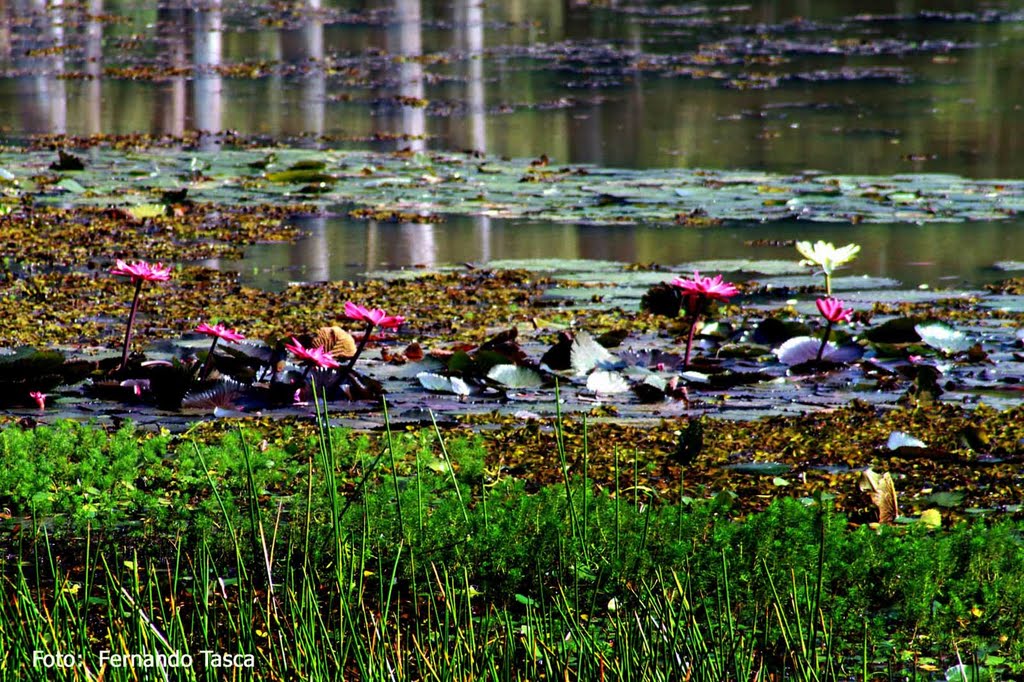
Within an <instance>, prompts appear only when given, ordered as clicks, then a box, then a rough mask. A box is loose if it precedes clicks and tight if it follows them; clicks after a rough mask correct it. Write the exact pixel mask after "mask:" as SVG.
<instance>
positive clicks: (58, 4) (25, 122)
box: [5, 0, 68, 134]
mask: <svg viewBox="0 0 1024 682" xmlns="http://www.w3.org/2000/svg"><path fill="white" fill-rule="evenodd" d="M5 9H6V10H7V14H8V17H19V18H20V19H21V22H22V23H21V24H20V25H22V26H27V27H28V31H27V32H26V33H24V34H22V36H20V37H21V39H22V41H23V42H24V45H25V47H24V48H22V46H21V45H18V46H17V47H15V48H14V49H8V50H7V52H8V53H9V54H11V56H13V57H14V64H13V66H14V70H15V72H16V73H18V74H19V76H18V78H17V81H16V89H15V97H16V98H17V102H16V103H15V106H16V108H17V111H18V114H19V125H18V128H19V129H20V131H23V132H25V133H55V134H60V133H65V132H67V122H68V98H67V85H66V83H65V81H64V80H63V79H62V78H61V76H63V75H64V72H65V66H66V64H65V58H64V53H63V51H62V50H61V49H59V46H62V45H64V44H65V43H64V38H65V31H64V22H65V16H66V14H67V13H66V10H65V8H64V3H63V0H55V1H52V2H49V3H47V2H46V1H45V0H21V1H20V2H19V1H18V0H13V1H12V6H11V7H10V8H5ZM26 19H28V21H27V22H26V21H25V20H26ZM7 21H9V19H8V20H7ZM5 23H6V21H5ZM17 37H19V36H17V35H16V34H14V33H12V32H8V33H7V36H6V40H7V41H8V45H9V46H10V41H12V40H14V39H15V38H17Z"/></svg>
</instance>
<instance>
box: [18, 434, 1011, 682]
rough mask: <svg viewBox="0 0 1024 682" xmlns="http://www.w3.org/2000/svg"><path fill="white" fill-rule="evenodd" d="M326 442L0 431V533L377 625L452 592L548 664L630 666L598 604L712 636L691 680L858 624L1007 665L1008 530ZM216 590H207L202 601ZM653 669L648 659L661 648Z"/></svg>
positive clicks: (848, 642)
mask: <svg viewBox="0 0 1024 682" xmlns="http://www.w3.org/2000/svg"><path fill="white" fill-rule="evenodd" d="M324 436H325V438H324V439H323V440H322V441H321V440H319V439H314V440H312V441H306V440H299V439H297V438H288V437H283V438H278V439H276V440H269V439H265V438H264V436H263V435H262V434H261V433H259V432H256V431H250V430H239V431H234V432H230V433H227V434H226V435H224V436H222V437H220V439H219V440H217V441H216V442H211V443H206V444H197V443H192V442H188V441H183V442H176V441H174V440H172V439H171V438H170V437H169V436H168V435H165V434H156V435H153V434H145V433H142V432H140V431H138V430H137V429H135V428H134V427H133V426H132V425H130V424H127V425H125V426H123V427H122V428H120V429H119V430H117V431H115V432H113V433H108V432H105V431H103V430H101V429H98V428H95V427H92V426H84V425H78V424H74V423H71V422H62V423H59V424H57V425H55V426H52V427H39V428H37V429H35V430H22V429H19V428H9V429H7V430H5V431H3V432H2V433H0V491H3V495H2V498H0V506H2V507H4V508H6V509H8V510H10V512H11V514H12V517H13V518H12V520H10V521H4V522H2V523H5V524H15V526H20V527H22V528H24V527H25V526H26V524H25V523H24V521H23V519H24V518H25V517H29V516H32V515H34V517H35V521H36V523H37V524H38V525H39V526H40V527H41V528H44V529H45V531H46V533H47V537H48V538H49V541H50V542H51V543H52V545H51V546H52V548H53V549H51V550H49V551H51V552H57V553H64V554H66V555H68V556H71V557H74V556H76V554H75V553H76V551H77V552H80V551H81V546H80V541H79V540H78V538H81V537H82V536H83V534H85V533H89V534H91V535H92V537H93V538H94V543H95V545H96V547H95V548H94V549H92V550H90V551H92V552H93V557H95V556H97V554H96V552H99V553H100V554H102V555H103V556H110V555H111V554H112V555H113V556H114V557H117V558H116V559H115V560H114V562H113V563H117V564H120V563H123V561H124V560H126V559H127V557H124V556H123V552H124V549H123V548H124V545H123V539H124V538H125V537H126V536H127V537H135V538H138V539H144V540H146V541H147V542H149V543H150V544H149V547H148V556H150V557H152V559H153V560H154V561H156V562H157V563H158V564H160V563H161V562H164V563H165V564H166V565H182V563H181V562H182V561H184V562H185V564H186V565H190V566H194V567H195V570H197V571H199V567H200V565H201V564H202V565H206V566H207V568H205V569H202V571H200V572H201V575H199V574H197V575H196V576H194V577H193V578H192V579H193V580H200V579H201V580H203V581H210V580H212V579H213V578H215V577H216V576H220V577H221V579H222V580H223V579H227V580H230V581H237V584H238V585H239V587H238V589H239V590H241V589H242V588H243V586H244V585H246V584H248V585H249V586H250V588H249V589H253V590H257V591H259V590H262V589H265V588H264V587H261V586H263V585H266V584H268V583H269V582H270V581H273V582H274V583H275V584H276V585H278V586H281V585H288V586H289V587H288V589H289V590H292V589H295V590H300V591H301V590H302V589H304V588H303V585H305V584H306V583H307V581H313V583H315V584H320V585H323V584H331V585H334V586H335V587H334V589H335V593H334V596H330V597H328V596H323V595H321V596H320V597H318V596H316V595H313V594H310V595H306V597H304V598H309V599H312V601H311V602H306V603H305V606H303V607H302V608H304V609H312V608H317V609H318V608H325V609H328V610H331V609H335V610H336V609H339V608H342V609H351V610H359V609H370V610H373V609H376V610H378V611H382V612H383V613H384V616H382V617H383V618H384V619H385V620H387V618H388V617H390V616H388V613H391V615H392V616H394V617H396V618H397V617H398V615H397V614H398V613H399V612H401V610H402V609H409V608H413V607H415V609H419V608H421V605H422V604H421V602H422V603H426V604H435V607H436V605H437V604H438V603H439V602H437V601H436V600H437V599H438V596H437V594H434V596H430V595H431V594H432V593H434V592H433V591H436V590H444V591H445V594H447V595H449V597H448V598H449V599H451V598H453V597H452V593H451V590H455V591H456V592H458V593H460V594H461V593H466V594H470V595H471V596H469V597H466V599H467V601H466V603H465V604H464V606H465V608H466V609H468V611H467V613H477V614H481V613H484V612H487V613H488V614H490V615H489V616H487V618H486V619H485V618H484V616H482V615H481V616H479V620H478V621H476V622H475V625H474V627H477V628H481V629H483V630H486V628H487V627H490V626H493V627H495V628H498V630H501V631H502V632H505V631H507V630H508V627H512V626H509V623H513V624H515V623H523V622H529V621H530V619H534V618H536V619H540V620H537V621H536V622H534V623H533V625H532V626H530V627H535V628H537V629H538V632H540V631H543V632H545V633H546V635H545V637H550V638H552V639H549V640H547V641H548V642H549V644H548V645H549V646H553V644H551V643H552V642H556V641H558V638H559V637H562V638H564V637H566V636H568V635H572V637H576V638H577V640H574V641H581V640H578V638H581V637H582V638H584V639H585V640H586V641H589V642H590V644H591V645H593V646H598V643H599V642H601V641H607V640H608V638H611V639H616V638H620V639H618V640H616V641H624V640H621V638H623V637H625V638H629V637H633V638H636V639H635V640H631V641H635V642H637V646H638V647H639V646H641V645H640V644H639V642H642V641H648V642H649V633H646V634H641V633H640V632H637V631H629V630H628V627H633V626H632V625H629V626H628V627H627V625H626V621H625V620H623V621H621V622H620V621H618V620H617V618H618V616H617V615H616V613H614V612H612V611H609V609H608V608H607V605H608V604H618V605H620V606H619V608H621V609H622V610H623V611H622V612H623V613H627V612H635V610H636V609H638V608H640V607H641V605H646V606H644V607H643V608H647V609H650V610H651V612H652V613H653V612H658V613H661V614H662V619H663V620H664V621H665V622H672V623H675V625H674V626H673V627H678V628H688V630H687V632H689V635H688V636H689V637H690V639H688V640H687V641H688V642H690V643H691V644H693V642H696V641H699V642H704V645H708V646H710V644H708V643H709V642H713V641H717V640H718V639H719V635H720V634H721V633H722V632H725V631H728V632H731V633H732V634H731V635H730V636H729V637H730V638H731V639H729V641H731V642H732V644H730V645H729V646H730V647H732V648H731V649H730V651H731V652H732V653H728V654H727V653H725V652H724V650H722V651H719V654H718V656H719V657H718V658H712V659H710V661H711V662H709V663H708V665H712V667H713V668H714V670H716V671H717V672H708V673H707V675H708V676H707V677H706V679H714V678H715V675H718V674H725V675H726V676H729V675H738V674H740V673H741V672H742V671H744V670H748V669H749V667H750V665H751V660H752V659H749V656H754V655H755V654H754V653H753V652H755V651H760V650H761V649H760V648H763V647H765V646H768V647H769V648H771V646H777V644H772V643H774V642H786V646H787V647H791V648H794V650H796V649H799V650H801V651H803V652H804V654H802V655H803V658H801V659H800V660H799V661H797V660H796V659H793V660H791V661H790V662H789V665H794V666H798V667H799V666H802V667H804V668H807V669H812V668H813V669H818V667H819V666H824V667H822V668H821V669H822V670H826V669H827V670H832V671H833V672H835V670H836V669H837V668H836V665H839V667H842V665H841V663H842V661H844V660H847V661H848V660H852V659H853V658H854V657H856V656H857V655H858V652H859V651H860V647H861V644H862V642H863V637H864V628H865V627H866V628H867V634H868V639H869V640H870V641H871V642H872V643H873V644H872V651H874V652H876V653H875V655H876V656H881V657H882V658H883V659H884V658H887V657H888V656H889V654H890V653H892V652H896V651H907V650H910V651H915V650H920V648H921V646H922V641H925V642H927V643H928V644H927V647H928V648H929V651H930V653H932V654H933V655H934V654H936V653H942V652H947V653H948V652H950V651H953V650H954V647H959V648H960V649H964V648H966V649H970V650H972V651H977V652H983V653H988V654H994V653H998V654H999V655H1001V656H1002V657H1003V658H1004V659H1005V660H1008V661H1010V662H1013V661H1016V662H1021V661H1024V637H1022V636H1021V634H1020V633H1021V628H1020V627H1019V625H1020V623H1019V617H1020V616H1019V614H1020V613H1024V541H1022V527H1021V524H1020V523H1019V522H1017V521H1014V520H1012V519H1009V518H1006V519H1003V520H996V521H983V520H979V521H975V522H971V523H960V524H957V525H955V526H953V527H951V528H948V529H941V530H929V529H927V528H925V527H924V526H922V525H920V524H919V525H915V526H909V527H885V528H881V529H879V530H874V529H871V528H869V527H866V526H860V527H856V528H851V527H850V524H849V523H848V522H847V520H846V519H845V518H844V517H843V516H842V515H841V514H839V513H837V512H836V511H835V510H833V509H831V508H830V507H829V506H828V504H827V503H825V504H821V503H815V502H811V501H808V500H796V499H788V498H784V499H779V500H777V501H775V502H773V503H772V504H771V505H769V506H768V507H767V508H766V509H765V510H764V511H762V512H759V513H755V514H750V515H748V516H745V517H741V516H739V513H740V511H739V510H738V509H734V508H733V507H732V505H731V504H730V500H729V498H728V497H727V496H722V495H716V496H712V497H709V498H707V499H697V500H684V501H683V502H681V503H674V502H671V501H668V500H665V499H659V498H658V497H657V496H656V493H654V492H653V491H646V490H629V491H625V492H623V493H621V494H619V495H618V496H616V494H615V491H612V490H608V489H595V488H593V487H592V486H590V485H589V483H587V482H586V479H584V478H582V477H579V478H574V479H570V480H568V481H567V483H566V484H565V485H562V484H559V485H552V486H543V487H541V488H540V489H538V490H536V491H529V492H528V490H527V483H526V482H525V481H524V480H522V479H518V478H511V477H507V476H503V475H502V474H501V472H500V471H497V470H491V469H488V467H487V464H486V448H485V445H486V441H485V439H484V438H483V437H481V436H472V437H460V438H453V439H451V440H450V441H448V442H445V443H444V444H443V445H444V448H442V447H441V445H442V444H441V443H440V442H439V441H438V433H437V432H435V431H427V430H421V431H408V432H402V433H394V434H391V437H390V438H384V437H382V438H374V437H371V436H368V435H366V434H355V433H352V432H350V431H346V430H344V429H333V430H330V431H325V432H324ZM388 443H390V446H389V445H388ZM387 447H390V448H391V450H392V451H391V452H390V455H393V457H394V459H393V460H392V457H391V456H389V455H388V454H386V453H387V452H388V451H387V450H386V448H387ZM324 453H326V455H325V454H324ZM392 461H394V467H393V468H392V466H391V463H392ZM325 466H326V467H327V468H326V469H325ZM310 474H312V477H313V478H312V479H310V478H309V476H310ZM495 479H496V480H495ZM332 486H333V487H332ZM332 490H333V494H332ZM12 527H13V526H12ZM14 537H15V535H14V534H13V533H12V534H10V535H7V539H6V540H4V541H3V545H4V548H5V550H6V551H7V552H9V553H13V552H16V551H20V550H16V549H15V547H16V544H15V543H14ZM76 547H77V548H78V549H76ZM62 548H63V549H62ZM78 556H79V559H78V560H81V557H80V555H78ZM91 561H93V565H95V559H92V560H91ZM36 565H37V566H38V559H37V562H36ZM232 565H233V568H227V567H231V566H232ZM268 571H269V573H268ZM224 576H229V577H228V578H224ZM261 576H262V577H261ZM328 576H329V577H328ZM6 579H7V580H11V579H14V578H12V577H11V576H10V575H9V576H8V578H6ZM325 579H326V580H327V583H324V580H325ZM439 580H440V581H441V582H440V583H439V582H438V581H439ZM677 580H679V584H678V585H677V584H676V581H677ZM230 584H235V583H233V582H232V583H225V585H230ZM819 585H820V587H819ZM26 589H27V588H26ZM165 589H170V588H169V587H166V586H165ZM224 589H225V587H224V586H222V585H220V583H219V582H218V583H215V584H214V583H211V586H210V588H209V590H208V593H209V594H216V593H217V592H218V590H221V591H223V590H224ZM114 593H115V594H116V593H117V591H116V590H115V591H114ZM97 594H99V593H97ZM105 594H106V593H105ZM517 595H521V596H522V597H523V599H519V598H517ZM94 596H95V595H94ZM413 597H415V598H413ZM322 599H326V600H327V601H322ZM403 599H404V600H406V602H405V606H401V605H400V604H401V603H402V600H403ZM469 599H473V600H475V601H473V602H472V603H470V602H469V601H468V600H469ZM680 599H684V601H683V602H680V601H679V600H680ZM424 600H425V601H424ZM242 601H244V600H242ZM255 601H259V599H256V600H255ZM241 603H242V602H239V604H238V607H239V608H241V607H240V604H241ZM483 604H487V605H488V606H487V608H485V609H483V610H481V609H480V606H481V605H483ZM317 605H319V606H317ZM435 607H432V608H435ZM446 608H447V607H446ZM545 609H554V611H549V612H545V611H544V610H545ZM559 611H564V612H565V613H561V614H560V613H559ZM570 612H571V613H576V612H581V613H587V614H592V615H588V618H587V619H586V620H585V621H580V620H579V618H578V617H575V616H574V617H570V616H569V615H568V614H569V613H570ZM502 614H504V615H502ZM595 614H596V615H595ZM600 614H603V615H600ZM766 614H767V615H766ZM307 615H308V614H307ZM407 615H408V613H407ZM440 615H441V614H438V613H434V614H433V616H432V617H440ZM449 616H451V617H452V618H455V619H456V620H458V619H464V617H465V616H464V615H459V616H458V618H456V617H455V615H453V614H449ZM449 616H444V617H443V618H442V620H444V619H445V618H448V617H449ZM245 617H247V616H246V615H245V614H244V613H238V614H236V616H234V618H236V621H235V622H236V623H240V622H241V621H242V620H244V618H245ZM317 617H318V618H322V617H323V614H321V615H319V616H317ZM492 617H493V618H492ZM488 619H490V620H488ZM494 619H496V620H494ZM523 619H526V620H525V621H524V620H523ZM566 619H568V620H566ZM459 622H462V623H463V625H466V624H467V622H468V621H464V620H463V621H459ZM581 622H582V623H583V624H584V625H585V627H584V625H580V623H581ZM488 623H489V624H490V625H488ZM809 624H814V627H810V626H809ZM434 625H436V626H438V627H440V621H438V622H435V623H434ZM449 625H451V623H449ZM431 627H433V626H431ZM524 627H525V626H524ZM580 627H582V628H583V629H582V630H579V631H576V630H574V628H580ZM502 628H505V630H502ZM517 628H519V626H518V625H515V626H514V628H513V629H515V631H516V632H518V633H519V634H516V635H515V636H514V637H513V639H514V640H515V641H517V642H521V641H523V640H522V630H521V629H517ZM2 630H3V628H2V627H0V631H2ZM350 634H351V633H350ZM364 634H365V633H364ZM421 634H423V635H424V636H426V633H421ZM922 634H924V635H926V636H927V639H924V640H922V638H921V635H922ZM506 635H507V632H506ZM506 635H502V636H506ZM431 636H432V637H434V636H437V635H436V633H435V634H433V635H431ZM460 636H461V635H460ZM694 637H697V638H698V639H697V640H694V639H693V638H694ZM701 638H702V639H701ZM758 642H760V644H758ZM436 643H437V644H438V646H439V647H440V646H441V644H440V640H438V641H437V642H436ZM408 644H409V643H408V642H406V646H408ZM574 646H583V645H582V644H577V645H574ZM588 646H590V645H588ZM643 646H644V647H646V646H648V645H647V644H645V645H643ZM659 646H660V645H659ZM688 646H689V645H688ZM693 646H696V645H695V644H693ZM702 646H703V645H702ZM759 647H760V648H759ZM821 647H826V649H821ZM644 650H645V651H646V649H644ZM562 651H563V653H566V655H569V653H567V650H562ZM659 651H660V653H658V654H657V655H658V656H662V655H663V656H664V657H665V658H664V660H665V661H667V660H670V659H671V657H672V656H674V654H673V653H672V652H673V651H675V650H674V649H671V648H666V649H664V650H661V649H659ZM578 653H579V652H578V651H577V654H578ZM634 653H636V652H634ZM648 653H651V652H648ZM691 653H692V654H693V655H694V656H697V655H698V654H699V651H697V650H693V651H692V652H691ZM670 654H671V655H670ZM502 655H503V656H504V655H505V654H502ZM508 655H509V656H512V659H515V656H526V658H523V659H517V660H519V662H520V663H522V662H523V661H526V660H532V659H530V656H529V655H527V654H524V653H523V651H519V652H518V653H516V654H515V655H513V654H512V653H508ZM574 655H575V654H574ZM602 655H603V654H602ZM622 655H624V656H625V655H627V654H626V653H624V652H623V653H622ZM652 655H654V654H653V653H652ZM700 655H703V654H700ZM757 655H763V652H762V654H757ZM512 659H510V660H512ZM567 660H568V659H567ZM573 660H577V659H573ZM659 660H660V659H659ZM537 661H539V659H536V660H534V662H535V663H536V662H537ZM824 661H827V662H828V663H827V665H826V663H825V662H824ZM837 661H838V662H839V663H837ZM952 664H953V662H951V663H950V664H949V665H952ZM574 665H578V662H577V663H576V664H574ZM830 666H831V667H830ZM581 670H582V668H581ZM708 670H711V668H709V669H708ZM723 671H731V672H728V673H725V672H723ZM695 674H696V673H695ZM702 674H703V673H702ZM812 677H813V676H812ZM652 679H654V678H652ZM695 679H699V677H698V678H695Z"/></svg>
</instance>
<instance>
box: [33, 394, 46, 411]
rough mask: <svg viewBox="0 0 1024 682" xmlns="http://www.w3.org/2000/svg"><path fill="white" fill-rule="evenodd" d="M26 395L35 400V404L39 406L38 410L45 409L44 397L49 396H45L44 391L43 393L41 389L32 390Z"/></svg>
mask: <svg viewBox="0 0 1024 682" xmlns="http://www.w3.org/2000/svg"><path fill="white" fill-rule="evenodd" d="M28 397H29V398H32V400H34V401H36V405H38V406H39V409H40V410H45V409H46V399H47V398H48V397H49V396H47V395H46V394H45V393H43V392H41V391H32V392H31V393H29V394H28Z"/></svg>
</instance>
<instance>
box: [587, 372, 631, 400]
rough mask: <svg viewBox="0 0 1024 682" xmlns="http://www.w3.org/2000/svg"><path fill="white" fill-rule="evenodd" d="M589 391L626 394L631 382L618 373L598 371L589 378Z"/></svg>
mask: <svg viewBox="0 0 1024 682" xmlns="http://www.w3.org/2000/svg"><path fill="white" fill-rule="evenodd" d="M587 390H588V391H593V392H594V393H606V394H614V393H625V392H626V391H628V390H629V382H628V381H627V380H626V378H625V377H624V376H622V375H621V374H619V373H618V372H609V371H606V370H598V371H596V372H593V373H592V374H591V375H590V376H588V377H587Z"/></svg>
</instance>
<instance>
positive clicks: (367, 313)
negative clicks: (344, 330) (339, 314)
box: [343, 301, 405, 377]
mask: <svg viewBox="0 0 1024 682" xmlns="http://www.w3.org/2000/svg"><path fill="white" fill-rule="evenodd" d="M345 317H347V318H348V319H350V320H355V321H357V322H365V323H366V327H365V328H364V329H363V338H361V339H360V340H359V346H358V347H357V348H356V352H355V353H353V354H352V359H351V360H349V361H348V366H347V367H345V371H344V372H343V377H347V376H349V375H350V374H351V373H352V369H353V368H354V367H355V366H356V361H357V360H358V359H359V356H360V355H362V354H363V350H364V349H365V348H366V343H367V342H368V341H369V340H370V334H371V333H372V332H373V328H374V327H380V328H381V329H397V328H398V327H400V326H402V323H403V322H405V318H404V317H402V316H401V315H388V314H387V313H385V312H384V311H383V310H382V309H381V308H372V309H370V308H364V307H363V306H361V305H357V304H355V303H353V302H352V301H346V302H345Z"/></svg>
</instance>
